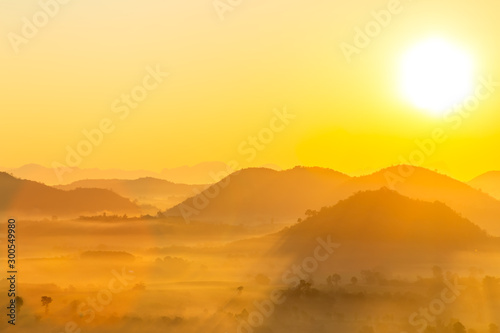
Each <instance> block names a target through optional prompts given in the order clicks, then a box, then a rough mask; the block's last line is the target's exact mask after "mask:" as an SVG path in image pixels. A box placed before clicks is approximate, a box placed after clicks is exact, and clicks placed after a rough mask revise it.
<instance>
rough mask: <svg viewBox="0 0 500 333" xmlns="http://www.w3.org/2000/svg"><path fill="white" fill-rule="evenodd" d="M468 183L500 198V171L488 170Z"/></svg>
mask: <svg viewBox="0 0 500 333" xmlns="http://www.w3.org/2000/svg"><path fill="white" fill-rule="evenodd" d="M467 184H469V185H470V186H472V187H474V188H476V189H478V190H481V191H483V192H485V193H488V194H489V195H491V196H492V197H494V198H496V199H497V200H500V171H490V172H486V173H484V174H482V175H480V176H478V177H476V178H474V179H472V180H470V181H469V182H468V183H467Z"/></svg>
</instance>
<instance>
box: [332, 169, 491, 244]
mask: <svg viewBox="0 0 500 333" xmlns="http://www.w3.org/2000/svg"><path fill="white" fill-rule="evenodd" d="M403 170H405V173H403V172H402V171H403ZM407 170H412V171H411V172H409V174H406V172H408V171H407ZM382 187H389V188H391V189H393V190H396V191H397V192H399V193H400V194H402V195H405V196H408V197H410V198H414V199H419V200H424V201H441V202H443V203H445V204H446V205H448V206H449V207H450V208H452V209H453V210H455V211H457V212H459V213H460V214H462V215H463V216H464V217H465V218H468V219H470V220H471V221H473V222H474V223H476V224H477V225H479V226H480V227H481V228H483V229H485V230H487V231H488V232H489V233H491V234H493V235H496V236H500V221H499V219H498V216H500V201H498V200H496V199H494V198H493V197H491V196H489V195H487V194H485V193H483V192H481V191H479V190H477V189H475V188H472V187H471V186H469V185H467V184H465V183H462V182H460V181H458V180H456V179H453V178H451V177H448V176H446V175H442V174H439V173H437V172H434V171H430V170H428V169H425V168H419V167H411V166H406V165H402V166H394V167H390V168H386V169H383V170H380V171H378V172H376V173H373V174H371V175H367V176H361V177H354V178H352V179H350V180H349V181H348V182H346V183H344V184H341V185H340V186H339V188H338V189H337V194H338V195H339V196H340V199H342V198H346V197H347V196H349V195H352V194H353V193H355V192H358V191H366V190H377V189H380V188H382Z"/></svg>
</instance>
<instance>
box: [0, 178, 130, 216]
mask: <svg viewBox="0 0 500 333" xmlns="http://www.w3.org/2000/svg"><path fill="white" fill-rule="evenodd" d="M0 189H1V192H0V211H3V212H9V213H10V214H14V215H16V216H33V217H47V216H54V215H56V216H60V217H74V216H79V215H83V214H98V213H102V212H109V213H112V214H139V213H140V210H139V207H138V206H137V205H135V204H134V203H132V202H131V201H130V200H128V199H126V198H123V197H121V196H119V195H118V194H116V193H113V192H111V191H109V190H104V189H75V190H71V191H63V190H60V189H55V188H52V187H50V186H47V185H44V184H41V183H37V182H34V181H30V180H23V179H18V178H15V177H13V176H11V175H9V174H7V173H4V172H0Z"/></svg>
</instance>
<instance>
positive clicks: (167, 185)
mask: <svg viewBox="0 0 500 333" xmlns="http://www.w3.org/2000/svg"><path fill="white" fill-rule="evenodd" d="M207 186H208V185H186V184H176V183H172V182H169V181H166V180H162V179H157V178H151V177H147V178H139V179H135V180H126V179H87V180H80V181H76V182H74V183H71V184H69V185H59V186H54V187H55V188H58V189H61V190H75V189H78V188H100V189H108V190H111V191H113V192H115V193H117V194H119V195H121V196H123V197H126V198H129V199H133V200H138V201H140V202H141V203H146V204H150V205H153V206H157V207H160V208H161V209H167V208H170V207H172V206H174V205H176V204H178V203H180V202H182V201H184V200H186V199H187V198H189V197H191V196H193V195H195V194H196V193H198V192H201V191H203V190H204V189H205V188H206V187H207Z"/></svg>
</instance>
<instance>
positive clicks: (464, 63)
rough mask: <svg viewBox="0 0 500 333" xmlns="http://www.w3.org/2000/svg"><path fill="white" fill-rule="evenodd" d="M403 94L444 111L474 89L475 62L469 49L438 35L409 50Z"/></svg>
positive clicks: (423, 105)
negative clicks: (462, 48)
mask: <svg viewBox="0 0 500 333" xmlns="http://www.w3.org/2000/svg"><path fill="white" fill-rule="evenodd" d="M401 75H402V78H401V81H402V82H401V87H402V91H403V95H404V96H405V98H406V99H408V100H409V101H410V102H411V103H412V104H413V105H414V106H415V107H417V108H420V109H424V110H427V111H429V112H431V113H433V114H442V113H444V112H445V111H446V110H448V109H450V108H452V107H453V106H454V105H455V104H461V103H462V102H463V101H464V99H465V98H466V97H468V96H469V95H470V94H471V93H472V91H473V64H472V61H471V59H470V58H469V56H468V55H467V53H466V52H464V51H463V50H461V49H460V48H458V47H456V46H454V45H452V44H450V43H448V42H446V41H444V40H442V39H438V38H434V39H430V40H427V41H424V42H422V43H420V44H418V45H416V46H414V47H413V48H411V49H410V50H409V51H408V53H406V54H405V56H404V58H403V61H402V66H401Z"/></svg>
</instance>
